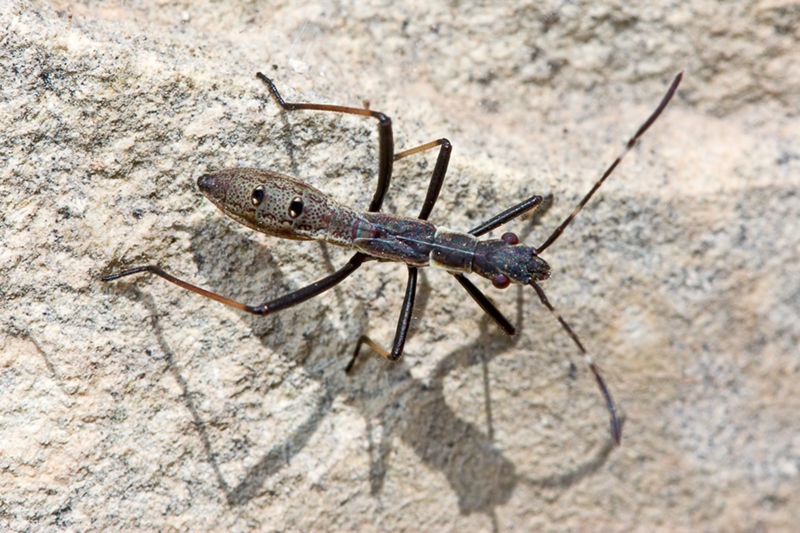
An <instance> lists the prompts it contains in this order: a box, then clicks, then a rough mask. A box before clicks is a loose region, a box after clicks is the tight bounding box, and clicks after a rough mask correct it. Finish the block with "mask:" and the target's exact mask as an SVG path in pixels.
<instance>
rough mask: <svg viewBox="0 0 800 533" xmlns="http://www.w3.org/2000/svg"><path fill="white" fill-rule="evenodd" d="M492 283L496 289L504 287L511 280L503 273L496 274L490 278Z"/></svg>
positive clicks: (509, 283)
mask: <svg viewBox="0 0 800 533" xmlns="http://www.w3.org/2000/svg"><path fill="white" fill-rule="evenodd" d="M503 240H505V239H503ZM492 285H494V286H495V288H497V289H505V288H506V287H508V286H509V285H511V280H510V279H508V276H506V275H505V274H498V275H496V276H495V277H493V278H492Z"/></svg>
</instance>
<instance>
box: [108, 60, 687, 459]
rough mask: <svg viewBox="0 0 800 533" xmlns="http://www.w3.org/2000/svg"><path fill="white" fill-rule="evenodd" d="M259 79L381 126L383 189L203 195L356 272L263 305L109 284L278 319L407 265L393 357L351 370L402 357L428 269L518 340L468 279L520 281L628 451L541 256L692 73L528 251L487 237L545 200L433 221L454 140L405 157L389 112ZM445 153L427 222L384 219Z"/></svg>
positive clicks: (232, 183) (264, 180)
mask: <svg viewBox="0 0 800 533" xmlns="http://www.w3.org/2000/svg"><path fill="white" fill-rule="evenodd" d="M256 76H257V77H258V78H259V79H260V80H261V81H263V82H264V83H265V84H266V85H267V88H268V90H269V92H270V94H271V95H272V97H273V98H274V99H275V101H276V102H277V103H278V105H280V106H281V108H283V110H285V111H298V110H316V111H330V112H334V113H344V114H351V115H361V116H365V117H372V118H375V119H377V121H378V133H379V166H378V187H377V190H376V191H375V194H374V196H373V198H372V201H371V203H370V205H369V209H368V210H367V211H357V210H355V209H352V208H350V207H347V206H344V205H342V204H340V203H338V202H337V201H335V200H334V199H332V198H331V197H329V196H328V195H326V194H324V193H322V192H320V191H319V190H317V189H315V188H314V187H311V186H310V185H307V184H305V183H302V182H300V181H297V180H295V179H292V178H290V177H287V176H283V175H281V174H278V173H276V172H272V171H269V170H260V169H254V168H233V169H227V170H220V171H219V172H214V173H210V174H203V175H202V176H200V177H199V178H198V179H197V187H198V188H199V189H200V192H202V193H203V195H204V196H206V198H208V199H209V200H210V201H211V202H212V203H214V205H216V206H217V207H218V208H219V209H221V210H222V212H223V213H225V214H226V215H228V216H229V217H231V218H232V219H233V220H235V221H237V222H239V223H241V224H244V225H245V226H248V227H250V228H252V229H254V230H256V231H260V232H262V233H265V234H267V235H272V236H275V237H282V238H285V239H296V240H311V239H315V240H322V241H326V242H329V243H331V244H335V245H338V246H344V247H348V248H352V249H354V250H355V254H354V255H353V256H352V257H351V258H350V260H349V261H348V262H347V264H345V265H344V266H343V267H342V268H340V269H339V270H337V271H336V272H334V273H333V274H330V275H328V276H326V277H324V278H322V279H320V280H319V281H316V282H314V283H312V284H310V285H308V286H305V287H302V288H300V289H297V290H294V291H292V292H290V293H288V294H285V295H283V296H281V297H279V298H275V299H272V300H269V301H266V302H264V303H262V304H261V305H256V306H251V305H247V304H244V303H240V302H237V301H235V300H232V299H230V298H227V297H225V296H222V295H219V294H216V293H214V292H211V291H208V290H206V289H203V288H201V287H198V286H196V285H193V284H191V283H188V282H186V281H184V280H182V279H179V278H176V277H175V276H173V275H171V274H169V273H167V272H166V271H164V270H163V269H161V268H160V267H158V266H155V265H147V266H140V267H137V268H132V269H129V270H125V271H122V272H118V273H116V274H111V275H108V276H104V277H103V278H102V281H111V280H116V279H119V278H122V277H125V276H130V275H132V274H138V273H140V272H150V273H151V274H155V275H156V276H159V277H161V278H163V279H165V280H167V281H169V282H171V283H174V284H176V285H178V286H180V287H183V288H184V289H188V290H190V291H193V292H195V293H197V294H200V295H201V296H205V297H206V298H211V299H212V300H216V301H218V302H221V303H223V304H225V305H228V306H230V307H233V308H235V309H239V310H241V311H244V312H247V313H252V314H255V315H268V314H271V313H276V312H278V311H281V310H283V309H286V308H288V307H292V306H294V305H297V304H299V303H302V302H305V301H306V300H308V299H310V298H313V297H315V296H317V295H319V294H321V293H323V292H325V291H327V290H328V289H330V288H331V287H333V286H335V285H336V284H338V283H340V282H341V281H342V280H344V279H345V278H347V277H348V276H350V275H351V274H352V273H353V272H355V271H356V270H357V269H358V268H359V267H360V266H361V265H362V264H363V263H365V262H367V261H372V260H378V261H396V262H400V263H405V264H406V265H407V267H408V283H407V285H406V292H405V298H404V300H403V306H402V310H401V312H400V318H399V320H398V323H397V330H396V332H395V336H394V342H393V343H392V348H391V350H388V351H387V350H385V349H383V348H382V347H381V346H380V345H378V344H377V343H375V342H374V341H372V340H371V339H369V338H368V337H366V336H363V335H362V336H361V338H359V340H358V343H357V345H356V349H355V353H354V355H353V358H352V359H351V360H350V362H349V363H348V365H347V367H346V370H348V371H349V370H350V368H351V367H352V365H353V363H354V362H355V359H356V357H357V356H358V354H359V351H360V348H361V346H362V344H367V345H368V346H370V347H371V348H372V349H374V350H375V351H376V352H378V353H379V354H381V355H383V356H384V357H386V359H388V360H390V361H395V360H397V359H398V358H399V357H400V356H401V355H402V353H403V346H404V345H405V341H406V337H407V334H408V328H409V325H410V323H411V313H412V310H413V308H414V298H415V295H416V289H417V273H418V269H419V268H421V267H427V266H433V267H439V268H442V269H444V270H446V271H448V272H449V273H450V274H452V275H453V276H454V277H455V278H456V280H457V281H458V282H459V283H460V284H461V286H462V287H464V289H465V290H466V291H467V292H468V293H469V295H470V296H471V297H472V298H473V299H474V300H475V302H477V304H478V305H479V306H480V307H481V309H483V311H484V312H486V313H487V314H488V315H489V316H490V317H491V318H492V319H493V320H494V321H495V323H497V325H498V326H499V327H500V328H501V329H502V330H503V331H504V332H506V333H507V334H509V335H514V334H515V333H516V328H515V327H514V326H513V325H512V324H511V322H509V320H508V319H507V318H506V317H505V316H503V314H502V313H501V312H500V310H498V309H497V307H495V305H494V304H493V303H492V301H491V300H490V299H489V298H488V297H487V296H486V295H485V294H484V293H483V292H482V291H481V290H480V289H478V287H476V286H475V285H474V284H473V283H472V282H471V281H470V280H469V279H468V278H467V277H466V274H478V275H480V276H483V277H485V278H488V279H489V280H491V282H492V285H494V286H495V287H496V288H499V289H503V288H506V287H508V286H509V285H510V284H512V283H516V284H523V285H530V286H531V287H532V288H533V290H534V291H535V292H536V295H537V296H538V298H539V300H540V301H541V302H542V304H543V305H544V306H545V307H546V308H547V309H548V310H549V311H550V313H551V314H552V315H553V316H554V317H555V319H556V320H558V322H559V323H560V324H561V327H562V328H563V329H564V330H565V331H566V332H567V334H568V335H569V336H570V338H571V339H572V341H573V342H574V343H575V345H576V346H577V348H578V350H579V351H580V352H581V354H583V357H584V359H585V361H586V363H587V365H588V367H589V369H590V370H591V372H592V375H593V376H594V379H595V381H596V382H597V385H598V387H599V388H600V392H601V393H602V395H603V399H604V401H605V404H606V408H607V410H608V413H609V417H610V422H611V435H612V437H613V438H614V441H615V442H616V444H617V445H619V444H620V442H621V424H620V420H619V417H618V415H617V408H616V405H615V403H614V400H613V398H612V397H611V393H610V392H609V390H608V387H607V386H606V384H605V381H604V380H603V378H602V376H601V375H600V371H599V370H598V368H597V366H596V365H595V363H594V360H593V359H592V357H591V355H590V354H589V352H588V351H587V350H586V348H585V347H584V345H583V343H582V342H581V340H580V338H578V335H577V334H576V333H575V332H574V331H573V329H572V328H571V327H570V325H569V324H568V323H567V322H566V320H564V318H563V317H562V316H561V314H559V312H558V311H556V309H555V307H553V305H552V304H551V303H550V301H549V300H548V299H547V296H546V295H545V293H544V291H543V290H542V288H541V287H540V286H539V282H540V281H544V280H546V279H548V278H549V277H550V265H548V264H547V262H546V261H545V260H544V259H542V258H541V253H542V252H543V251H545V250H546V249H547V248H548V247H549V246H550V245H552V244H553V243H554V242H555V241H556V240H557V239H558V238H559V236H560V235H561V233H562V232H563V231H564V229H565V228H566V227H567V226H569V224H570V223H571V222H572V220H573V219H574V218H575V216H577V214H578V213H580V211H581V210H582V209H583V207H584V206H585V205H586V204H587V202H588V201H589V200H590V199H591V197H592V195H594V193H595V192H596V191H597V189H599V188H600V186H601V185H602V184H603V182H604V181H605V180H606V179H607V178H608V177H609V176H610V175H611V173H612V172H613V171H614V169H615V168H616V167H617V165H619V163H620V162H621V161H622V159H623V157H624V156H625V155H626V154H627V153H628V152H629V151H630V149H631V148H633V146H634V145H635V144H636V142H637V141H638V140H639V138H640V137H641V136H642V135H643V134H644V133H645V132H646V131H647V130H648V128H650V126H652V125H653V123H654V122H655V121H656V119H657V118H658V117H659V115H661V113H662V112H663V111H664V109H665V108H666V106H667V104H668V103H669V102H670V100H671V99H672V97H673V96H674V94H675V91H676V90H677V88H678V85H679V84H680V82H681V78H682V76H683V73H679V74H678V75H677V76H676V77H675V79H674V80H673V82H672V84H671V85H670V88H669V90H668V91H667V93H666V95H665V96H664V98H663V99H662V100H661V103H660V104H659V105H658V107H657V108H656V110H655V111H654V112H653V113H652V114H651V115H650V117H649V118H648V119H647V120H646V121H645V122H644V124H642V126H641V127H640V128H639V129H638V130H637V132H636V133H635V134H634V135H633V136H632V137H631V138H630V139H629V140H628V142H627V143H626V145H625V148H624V149H623V151H622V152H621V153H620V154H619V155H618V156H617V158H616V159H615V160H614V162H613V163H611V165H610V166H609V167H608V168H607V169H606V171H605V172H604V173H603V174H602V176H601V177H600V179H599V180H598V181H597V182H596V183H595V184H594V186H593V187H592V189H591V190H590V191H589V192H588V193H587V194H586V196H584V197H583V199H582V200H581V201H580V203H578V205H577V206H576V207H575V209H574V210H573V211H572V213H571V214H570V215H569V216H568V217H567V218H566V219H564V221H563V222H562V223H561V224H560V225H559V226H558V227H557V228H556V229H555V230H554V231H553V233H552V234H551V235H550V236H549V237H548V238H547V240H545V241H544V243H543V244H542V245H541V246H538V247H533V246H526V245H523V244H520V243H519V238H518V237H517V236H516V235H515V234H513V233H505V234H504V235H503V236H502V237H501V238H500V239H488V240H480V239H478V237H480V236H482V235H484V234H486V233H488V232H490V231H492V230H494V229H496V228H498V227H499V226H501V225H503V224H505V223H507V222H509V221H510V220H512V219H514V218H517V217H519V216H520V215H523V214H525V213H528V212H531V211H533V210H534V209H536V208H537V207H538V206H540V205H541V204H542V202H543V201H544V199H543V197H542V196H538V195H536V196H532V197H530V198H528V199H526V200H524V201H522V202H520V203H518V204H517V205H515V206H513V207H511V208H509V209H506V210H505V211H503V212H502V213H499V214H497V215H495V216H493V217H491V218H490V219H489V220H487V221H485V222H484V223H482V224H480V225H478V226H476V227H475V228H473V229H471V230H470V231H468V232H459V231H454V230H450V229H446V228H443V227H438V226H435V225H434V224H432V223H430V222H428V217H429V216H430V214H431V211H432V210H433V206H434V204H435V203H436V200H437V198H438V197H439V192H440V190H441V188H442V184H443V183H444V178H445V174H446V173H447V165H448V163H449V161H450V153H451V151H452V146H451V144H450V142H449V141H448V140H447V139H439V140H436V141H433V142H430V143H427V144H423V145H421V146H417V147H416V148H412V149H410V150H406V151H403V152H399V153H396V154H395V153H394V137H393V134H392V121H391V119H390V118H389V117H387V116H386V115H384V114H383V113H380V112H378V111H372V110H370V109H369V108H368V107H366V106H365V108H355V107H345V106H338V105H328V104H309V103H288V102H285V101H284V100H283V98H282V97H281V95H280V93H279V92H278V90H277V88H276V87H275V85H274V83H273V82H272V80H270V79H269V78H267V77H266V76H264V75H263V74H261V73H260V72H259V73H257V74H256ZM437 147H438V148H439V154H438V157H437V160H436V165H435V166H434V169H433V173H432V175H431V180H430V183H429V185H428V190H427V193H426V196H425V200H424V202H423V204H422V209H421V210H420V213H419V216H418V217H417V218H407V217H400V216H396V215H392V214H388V213H381V212H380V209H381V206H382V205H383V200H384V198H385V196H386V192H387V191H388V189H389V183H390V181H391V177H392V164H393V162H394V161H397V160H398V159H402V158H405V157H408V156H410V155H412V154H416V153H419V152H422V151H425V150H430V149H434V148H437Z"/></svg>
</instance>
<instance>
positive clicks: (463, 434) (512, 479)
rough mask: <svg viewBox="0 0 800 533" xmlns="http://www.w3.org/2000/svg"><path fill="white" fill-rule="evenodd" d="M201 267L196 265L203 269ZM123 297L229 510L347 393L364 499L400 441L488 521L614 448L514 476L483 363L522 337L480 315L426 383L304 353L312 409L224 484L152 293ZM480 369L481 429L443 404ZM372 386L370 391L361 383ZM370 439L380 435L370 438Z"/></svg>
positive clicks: (269, 343) (238, 241)
mask: <svg viewBox="0 0 800 533" xmlns="http://www.w3.org/2000/svg"><path fill="white" fill-rule="evenodd" d="M543 214H544V211H543V212H542V213H539V215H540V216H541V215H543ZM538 218H539V217H536V218H534V217H532V222H534V223H535V222H536V221H537V220H538ZM526 226H528V225H526ZM530 226H531V227H532V226H533V224H530ZM527 231H530V229H528V230H527ZM208 238H209V235H203V236H198V237H197V241H198V242H197V244H196V246H195V250H197V252H196V253H195V258H196V260H198V261H199V263H201V264H202V260H203V259H202V256H201V255H200V251H199V249H200V247H203V248H205V247H206V246H207V244H208ZM212 238H213V240H214V242H216V243H218V244H220V245H222V246H230V247H233V248H241V247H242V246H247V244H248V238H247V237H245V236H243V235H241V234H237V233H234V232H230V233H228V234H227V235H225V236H224V238H223V239H222V242H220V240H218V239H216V235H215V236H212ZM225 241H227V243H225ZM253 261H254V263H255V264H258V265H261V267H262V268H263V267H264V265H277V264H278V262H277V261H274V260H273V258H272V256H271V254H270V252H269V251H267V250H266V249H264V248H258V251H257V252H256V256H255V258H254V260H253ZM199 266H200V268H201V269H203V267H202V266H201V265H199ZM268 269H269V270H270V272H269V276H270V279H271V280H272V281H274V282H276V284H277V285H281V284H282V281H281V277H282V275H281V273H280V271H279V268H278V267H277V266H275V267H274V270H273V268H272V267H269V268H268ZM212 276H213V275H212ZM209 282H210V284H212V285H214V286H219V285H224V284H225V283H226V282H225V281H224V280H222V279H218V280H214V279H213V277H212V279H210V280H209ZM426 285H427V284H426V283H422V284H421V288H422V291H421V292H422V295H421V296H422V298H420V300H421V302H420V303H422V302H424V301H425V300H426V299H427V295H426V294H425V292H426V291H425V286H426ZM276 290H280V289H276ZM338 290H341V289H339V288H336V289H334V292H336V291H338ZM129 294H130V296H131V297H133V298H134V299H136V300H138V301H140V302H142V303H143V304H144V305H145V307H146V308H147V309H148V310H149V312H150V315H151V317H152V327H153V330H154V333H155V336H156V339H157V341H158V345H159V347H160V351H161V352H162V354H163V357H164V361H165V363H166V367H167V370H168V371H169V372H170V374H172V376H173V377H174V379H175V380H176V382H177V383H178V385H179V387H180V389H181V395H180V399H181V401H182V402H183V403H184V405H185V406H186V408H187V410H188V411H189V413H190V414H191V417H192V420H193V425H194V427H195V429H196V430H197V432H198V436H199V437H200V440H201V442H202V445H203V448H204V451H205V454H206V459H207V461H208V462H209V464H211V466H212V469H213V471H214V473H215V476H216V478H217V482H218V484H219V486H220V488H221V490H222V491H223V492H224V493H225V497H226V500H227V501H228V503H229V504H230V505H234V506H238V505H244V504H246V503H247V502H249V501H251V500H253V499H255V498H259V497H263V496H264V485H265V483H266V482H267V481H268V480H269V479H270V478H271V477H273V476H275V475H277V474H278V473H279V472H280V471H281V470H283V469H284V468H286V467H287V466H288V465H289V464H290V462H291V460H292V458H293V457H295V456H296V455H297V454H298V453H299V452H300V451H302V450H303V449H304V448H305V447H306V445H307V444H308V442H309V440H310V439H311V438H312V437H313V435H314V434H315V433H316V431H317V430H318V429H319V427H320V424H321V423H322V421H323V419H324V418H325V417H326V416H327V414H328V412H329V410H330V408H331V405H332V403H333V400H334V399H335V398H336V397H338V396H341V395H343V396H344V397H345V403H347V404H349V405H351V406H354V407H356V408H357V409H358V410H359V411H360V412H361V413H362V415H363V416H364V417H365V419H366V420H367V433H368V436H369V439H370V442H369V447H368V452H369V453H370V471H369V482H370V492H371V494H373V495H374V496H376V497H379V496H380V494H381V492H382V488H383V485H384V480H385V476H386V472H387V470H388V458H389V456H390V452H391V443H392V441H393V440H395V439H396V438H399V439H400V440H402V442H404V443H405V444H406V445H407V446H408V447H410V448H411V449H413V450H414V452H415V453H416V454H417V456H418V457H419V458H420V459H421V460H422V461H423V462H424V463H425V464H426V465H427V466H428V467H429V468H431V469H435V470H437V471H440V472H442V473H443V474H444V475H445V477H446V478H447V480H448V483H449V484H450V486H451V488H452V489H453V491H454V492H455V494H456V495H457V497H458V503H459V509H460V511H461V512H462V513H465V514H469V513H473V512H481V513H486V514H487V515H490V516H494V509H495V507H496V506H498V505H501V504H503V503H505V502H507V501H508V500H509V499H510V497H511V495H512V494H513V492H514V490H515V489H516V487H517V486H518V485H525V486H533V487H568V486H570V485H572V484H574V483H577V482H579V481H580V480H581V479H583V478H584V477H585V476H587V475H589V474H591V473H592V472H594V471H595V470H597V468H599V467H600V466H601V465H602V464H603V463H604V462H605V460H606V459H607V457H608V456H609V454H610V452H611V450H612V449H613V447H614V443H613V441H612V440H609V441H608V442H607V443H606V445H605V446H603V447H601V448H600V449H599V450H598V451H597V452H596V454H595V455H594V456H592V457H589V458H587V460H586V461H585V462H584V464H583V465H577V466H576V467H575V468H574V469H572V470H571V471H570V472H569V473H567V474H566V475H563V476H559V477H542V478H533V477H530V476H529V475H523V474H520V473H518V472H517V469H516V467H515V466H514V464H513V462H512V461H511V460H510V459H509V458H507V457H505V456H504V455H503V453H502V452H501V451H500V450H499V449H498V448H497V447H496V446H495V443H494V438H493V427H492V419H491V400H490V398H491V394H490V388H489V385H488V364H489V363H490V362H491V361H492V359H494V358H495V357H497V356H498V355H501V354H503V353H506V352H507V351H508V350H510V349H512V348H513V347H514V346H515V345H516V344H517V343H518V342H519V341H520V338H521V336H520V335H517V336H513V337H512V336H507V335H505V334H503V333H502V332H500V331H498V330H497V329H496V328H494V327H493V325H492V322H491V320H490V319H488V318H487V317H485V318H483V319H481V321H480V322H479V324H480V334H479V335H478V337H477V338H476V339H475V340H473V341H472V342H470V343H469V344H466V345H464V346H462V347H459V348H458V349H456V350H454V351H453V352H451V353H449V354H448V355H446V356H445V357H444V358H442V360H441V361H440V362H439V364H438V365H437V366H436V367H435V370H434V371H433V372H432V373H431V375H430V377H429V379H427V380H425V381H421V380H419V379H415V378H413V377H412V375H411V372H410V369H409V367H408V366H407V365H406V363H405V362H404V361H405V360H402V359H401V360H400V361H398V362H395V363H388V362H385V361H383V360H381V359H379V358H374V359H372V360H370V361H363V362H361V363H360V364H359V365H358V367H357V368H356V369H355V373H356V376H348V375H347V374H345V373H344V371H343V370H344V364H345V363H346V357H347V356H346V354H347V353H348V352H349V350H347V349H346V348H345V351H344V352H343V354H344V356H343V355H342V354H337V353H331V350H322V351H320V350H314V349H310V350H309V351H310V354H309V355H308V356H307V357H305V358H304V359H303V367H304V369H305V370H306V371H307V373H308V374H309V375H310V376H312V377H313V378H314V379H316V380H318V381H319V382H320V383H321V384H322V385H323V386H322V391H321V393H320V394H319V395H318V396H317V398H316V399H315V401H314V404H313V406H312V407H311V408H308V409H306V411H305V413H304V415H303V416H304V420H303V421H302V422H301V423H299V424H298V425H296V426H295V427H294V428H293V430H292V431H290V432H289V433H288V434H286V435H285V436H284V438H283V439H282V441H281V442H280V443H278V444H276V445H274V446H273V447H271V448H270V449H269V450H268V451H267V452H266V453H265V454H264V455H263V456H261V458H260V459H259V460H258V462H256V463H255V464H254V465H253V466H251V467H250V468H248V469H247V471H246V473H245V475H244V476H243V477H242V478H241V479H239V480H237V481H236V482H232V481H231V480H228V479H226V478H225V476H224V475H223V474H222V471H221V469H220V467H219V463H218V460H217V457H218V453H217V452H215V449H214V443H213V442H212V438H211V436H210V432H209V431H208V429H207V423H206V422H205V421H204V420H203V416H202V414H201V411H200V410H199V409H198V406H197V403H198V402H197V400H196V398H198V394H197V393H195V392H193V391H192V390H191V386H190V384H189V382H188V380H187V379H186V378H184V377H183V375H182V374H181V369H180V367H181V365H180V362H179V361H180V359H181V357H180V356H176V355H175V353H174V352H173V350H172V349H171V347H170V345H169V343H168V341H167V340H166V336H165V335H164V332H163V330H162V327H161V324H160V319H159V315H160V313H159V311H158V307H157V304H156V302H155V300H154V299H153V298H152V296H151V295H150V294H149V293H146V292H143V291H142V290H140V289H138V288H135V287H132V293H129ZM434 298H435V296H434ZM523 298H524V294H523V292H522V291H521V290H518V291H517V298H516V321H517V323H519V324H522V323H523V321H522V312H523V311H522V308H523ZM334 300H335V303H334V304H333V305H334V307H337V306H341V305H347V304H345V303H343V302H344V300H346V299H345V298H344V297H343V296H342V295H337V297H336V298H334ZM350 305H352V304H350ZM418 313H420V310H419V309H418V308H417V309H416V310H415V315H416V314H418ZM274 318H275V317H273V320H274ZM242 319H243V320H247V321H250V320H252V321H253V322H252V327H253V330H254V333H255V334H256V336H257V338H258V339H259V341H260V342H261V343H262V344H263V345H264V346H265V347H268V348H270V350H272V351H273V352H275V351H279V350H280V349H281V345H282V344H283V342H282V341H278V340H276V339H275V338H274V337H275V336H274V335H273V334H272V331H274V330H273V329H270V330H268V331H266V332H261V333H259V332H258V331H257V330H258V329H259V324H258V323H259V322H263V321H259V319H257V318H256V319H250V318H249V317H242ZM297 335H298V336H299V335H301V334H299V333H297ZM478 364H480V365H482V366H483V371H484V398H485V414H486V428H481V427H478V426H477V425H475V424H473V423H471V422H467V421H465V420H463V419H462V418H461V417H460V416H459V415H458V413H457V412H455V411H453V409H452V408H451V407H450V406H449V405H448V403H447V401H446V398H445V394H444V390H443V389H444V380H445V379H446V378H447V376H448V375H449V374H450V373H451V372H453V371H454V370H456V369H459V368H466V367H470V366H474V365H478ZM366 366H370V367H375V366H380V367H381V368H380V369H379V370H378V372H377V375H376V373H375V370H376V369H375V368H361V367H366ZM370 383H371V384H372V385H371V386H366V387H365V386H364V385H365V384H370ZM200 396H202V395H200ZM376 435H380V437H378V438H376V437H375V436H376Z"/></svg>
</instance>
